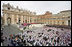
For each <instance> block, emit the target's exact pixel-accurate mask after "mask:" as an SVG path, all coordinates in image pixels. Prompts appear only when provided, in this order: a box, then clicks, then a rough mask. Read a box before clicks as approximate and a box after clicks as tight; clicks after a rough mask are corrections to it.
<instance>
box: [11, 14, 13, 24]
mask: <svg viewBox="0 0 72 47" xmlns="http://www.w3.org/2000/svg"><path fill="white" fill-rule="evenodd" d="M11 24H14V15H11Z"/></svg>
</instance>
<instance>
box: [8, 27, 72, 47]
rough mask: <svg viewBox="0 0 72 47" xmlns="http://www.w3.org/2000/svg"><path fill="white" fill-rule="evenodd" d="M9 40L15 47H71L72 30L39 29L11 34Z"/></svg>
mask: <svg viewBox="0 0 72 47" xmlns="http://www.w3.org/2000/svg"><path fill="white" fill-rule="evenodd" d="M9 40H10V42H11V44H12V45H13V46H71V30H70V29H64V28H56V27H47V26H44V27H39V28H38V27H37V28H34V29H33V30H28V31H23V33H18V34H11V35H10V38H9ZM8 46H9V45H8Z"/></svg>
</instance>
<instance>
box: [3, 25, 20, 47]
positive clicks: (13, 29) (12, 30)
mask: <svg viewBox="0 0 72 47" xmlns="http://www.w3.org/2000/svg"><path fill="white" fill-rule="evenodd" d="M2 32H3V36H5V37H7V38H9V35H10V34H17V33H21V32H20V30H19V29H18V28H17V27H16V26H14V25H13V26H12V25H10V26H5V27H4V29H3V31H2ZM8 44H9V45H11V44H10V41H9V40H8V39H7V40H4V42H3V46H7V45H8Z"/></svg>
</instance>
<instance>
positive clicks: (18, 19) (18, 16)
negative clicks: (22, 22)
mask: <svg viewBox="0 0 72 47" xmlns="http://www.w3.org/2000/svg"><path fill="white" fill-rule="evenodd" d="M18 18H19V16H18V15H17V23H19V19H18Z"/></svg>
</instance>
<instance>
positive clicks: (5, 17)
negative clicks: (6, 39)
mask: <svg viewBox="0 0 72 47" xmlns="http://www.w3.org/2000/svg"><path fill="white" fill-rule="evenodd" d="M4 25H7V15H6V14H4Z"/></svg>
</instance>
